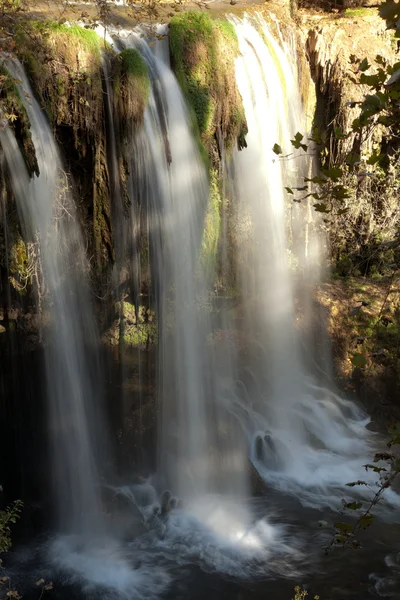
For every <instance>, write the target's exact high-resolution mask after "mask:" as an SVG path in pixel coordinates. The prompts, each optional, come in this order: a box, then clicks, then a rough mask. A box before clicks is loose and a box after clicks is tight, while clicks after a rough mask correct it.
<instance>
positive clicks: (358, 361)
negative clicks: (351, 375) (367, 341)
mask: <svg viewBox="0 0 400 600" xmlns="http://www.w3.org/2000/svg"><path fill="white" fill-rule="evenodd" d="M351 362H352V363H353V365H354V366H355V367H359V368H362V367H365V365H366V362H367V360H366V358H365V356H364V355H363V354H353V356H352V357H351Z"/></svg>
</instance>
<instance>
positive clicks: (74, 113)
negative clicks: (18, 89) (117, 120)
mask: <svg viewBox="0 0 400 600" xmlns="http://www.w3.org/2000/svg"><path fill="white" fill-rule="evenodd" d="M16 43H17V53H18V55H19V57H20V59H21V60H22V62H23V63H24V64H25V66H26V70H27V73H28V76H29V78H30V79H31V81H32V86H33V90H34V93H35V95H36V96H37V97H38V100H39V102H40V103H41V104H42V105H43V106H44V107H45V109H46V111H47V114H48V116H49V119H50V121H51V122H52V123H53V124H56V125H61V124H62V125H68V126H72V127H73V130H74V137H75V145H76V147H77V148H78V147H80V148H81V151H82V154H84V153H85V148H84V139H85V137H87V134H88V132H90V134H95V133H96V131H98V128H99V124H100V122H101V121H102V111H103V91H102V81H101V75H102V65H101V49H102V47H104V42H103V40H102V39H101V38H100V37H99V36H98V35H97V34H96V33H95V32H94V31H92V30H89V29H84V28H82V27H79V26H77V25H72V26H71V27H69V26H67V25H65V24H59V23H57V22H55V21H33V22H31V23H30V25H29V27H27V28H24V30H22V29H20V30H19V31H18V33H17V39H16ZM79 130H80V131H81V133H79ZM82 132H84V133H82Z"/></svg>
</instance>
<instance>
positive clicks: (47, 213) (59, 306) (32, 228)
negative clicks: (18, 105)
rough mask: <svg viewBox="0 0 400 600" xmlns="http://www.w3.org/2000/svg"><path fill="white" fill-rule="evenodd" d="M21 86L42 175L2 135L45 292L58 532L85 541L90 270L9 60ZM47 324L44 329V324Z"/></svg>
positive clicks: (41, 126) (92, 420)
mask: <svg viewBox="0 0 400 600" xmlns="http://www.w3.org/2000/svg"><path fill="white" fill-rule="evenodd" d="M7 68H8V70H9V71H10V73H11V74H12V76H13V77H14V78H15V79H16V80H17V81H19V82H20V83H19V84H18V88H19V91H20V96H21V99H22V102H23V104H24V106H25V108H26V111H27V113H28V116H29V120H30V123H31V133H32V141H33V145H34V147H35V151H36V157H37V162H38V167H39V171H40V175H39V176H38V177H36V176H34V177H33V178H30V177H29V175H28V172H27V169H26V166H25V163H24V159H23V156H22V154H21V151H20V149H19V147H18V144H17V142H16V139H15V137H14V134H13V133H12V130H11V128H10V127H8V126H6V127H5V128H4V130H0V141H1V144H2V147H3V150H4V153H5V159H6V162H7V165H8V172H9V174H10V178H11V183H12V188H13V192H14V196H15V199H16V202H17V207H18V211H19V213H20V216H21V221H22V223H23V228H24V234H25V239H26V240H29V241H30V242H32V243H35V244H36V246H35V252H36V265H37V268H38V270H39V269H40V267H39V264H40V265H41V269H42V273H40V272H39V271H38V273H37V276H38V278H40V277H41V275H43V280H44V284H45V289H46V290H47V291H48V295H47V296H46V297H42V294H43V293H44V292H45V289H44V288H43V289H41V290H38V294H39V296H38V298H39V301H40V303H41V304H42V307H43V315H42V317H43V323H44V327H45V331H46V340H45V341H46V345H45V360H46V375H47V389H48V392H47V393H48V405H49V428H50V438H51V457H52V471H53V481H54V484H55V494H56V505H57V519H58V531H60V532H63V533H72V534H79V535H81V536H83V537H84V538H85V537H87V538H89V537H91V536H93V535H97V534H99V533H102V530H103V524H102V518H101V508H100V494H99V488H98V484H99V481H98V471H97V462H98V460H99V457H100V456H101V457H104V454H103V450H105V447H106V442H105V441H104V437H103V438H102V439H103V446H102V448H100V447H99V445H98V443H97V441H96V436H99V435H100V436H101V432H102V430H103V424H102V420H101V417H100V413H101V410H102V401H101V392H100V387H99V364H98V355H97V352H98V351H97V349H96V345H97V344H98V340H97V337H96V333H95V327H94V320H93V314H92V311H91V307H90V303H89V290H88V289H87V288H86V284H85V281H86V279H87V277H86V270H87V265H86V263H85V259H84V248H83V243H82V239H81V235H80V231H79V226H78V224H77V222H76V215H75V208H74V204H73V201H72V197H71V193H70V190H69V189H68V180H67V177H66V176H65V173H64V171H63V168H62V162H61V159H60V156H59V152H58V149H57V147H56V144H55V141H54V138H53V135H52V133H51V131H50V127H49V125H48V123H47V121H46V118H45V116H44V114H43V112H42V110H41V109H40V107H39V105H38V103H37V102H36V100H35V98H34V96H33V93H32V90H31V88H30V85H29V82H28V80H27V77H26V75H25V73H24V71H23V69H22V67H21V65H20V64H19V63H17V61H15V60H11V59H9V60H7ZM47 319H48V320H49V324H48V325H47V324H46V320H47Z"/></svg>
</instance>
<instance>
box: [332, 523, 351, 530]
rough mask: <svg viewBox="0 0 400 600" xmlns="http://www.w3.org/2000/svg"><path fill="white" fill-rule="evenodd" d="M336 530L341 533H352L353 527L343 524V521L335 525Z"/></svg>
mask: <svg viewBox="0 0 400 600" xmlns="http://www.w3.org/2000/svg"><path fill="white" fill-rule="evenodd" d="M334 527H335V529H339V531H343V532H346V531H352V530H353V526H352V525H349V523H342V522H341V521H336V523H335V524H334Z"/></svg>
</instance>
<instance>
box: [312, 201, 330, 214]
mask: <svg viewBox="0 0 400 600" xmlns="http://www.w3.org/2000/svg"><path fill="white" fill-rule="evenodd" d="M314 208H315V210H316V211H317V212H321V213H329V212H331V211H330V209H328V206H327V204H323V203H322V202H317V203H316V204H314Z"/></svg>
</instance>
